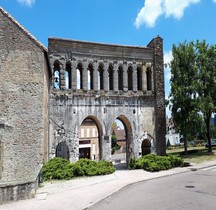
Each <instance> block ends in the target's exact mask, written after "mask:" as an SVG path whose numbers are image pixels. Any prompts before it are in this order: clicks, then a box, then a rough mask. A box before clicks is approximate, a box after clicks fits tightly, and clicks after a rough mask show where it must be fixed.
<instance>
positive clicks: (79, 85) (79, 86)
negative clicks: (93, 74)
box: [77, 63, 83, 89]
mask: <svg viewBox="0 0 216 210" xmlns="http://www.w3.org/2000/svg"><path fill="white" fill-rule="evenodd" d="M82 76H83V71H82V64H81V63H78V65H77V89H83V84H82Z"/></svg>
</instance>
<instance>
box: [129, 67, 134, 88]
mask: <svg viewBox="0 0 216 210" xmlns="http://www.w3.org/2000/svg"><path fill="white" fill-rule="evenodd" d="M128 90H133V69H132V66H129V67H128Z"/></svg>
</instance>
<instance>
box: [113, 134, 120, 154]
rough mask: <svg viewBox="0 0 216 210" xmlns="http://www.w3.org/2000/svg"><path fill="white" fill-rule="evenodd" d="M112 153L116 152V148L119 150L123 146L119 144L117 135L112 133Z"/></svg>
mask: <svg viewBox="0 0 216 210" xmlns="http://www.w3.org/2000/svg"><path fill="white" fill-rule="evenodd" d="M111 147H112V154H114V153H115V151H116V150H119V149H120V148H121V147H120V146H119V145H118V144H117V138H116V136H115V135H112V145H111Z"/></svg>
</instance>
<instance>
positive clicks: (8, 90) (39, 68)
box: [0, 8, 166, 204]
mask: <svg viewBox="0 0 216 210" xmlns="http://www.w3.org/2000/svg"><path fill="white" fill-rule="evenodd" d="M0 22H1V24H0V52H1V53H0V73H1V77H0V204H1V203H4V202H8V201H11V200H19V199H25V198H31V197H33V196H34V195H35V191H36V188H37V179H38V175H39V172H40V169H41V167H42V165H43V163H44V162H46V161H47V160H48V159H50V158H53V157H63V158H66V159H69V160H70V161H71V162H75V161H77V160H78V159H79V158H82V157H87V158H90V159H93V160H96V161H97V160H100V159H105V160H111V136H112V124H113V122H114V121H115V120H116V119H118V120H120V121H121V122H122V123H123V125H124V127H125V139H126V162H127V163H128V161H129V158H130V157H139V156H141V155H142V154H148V153H156V154H158V155H165V154H166V148H165V105H164V100H165V95H164V69H163V40H162V39H161V38H160V37H159V36H157V37H156V38H154V39H152V40H151V42H150V43H149V44H148V45H147V46H146V47H138V46H123V45H113V44H102V43H93V42H84V41H75V40H68V39H59V38H49V39H48V49H46V47H44V46H43V45H42V44H41V43H40V42H38V41H37V40H36V39H35V38H34V37H33V36H32V35H31V34H29V33H28V32H27V31H26V30H25V29H24V28H23V27H22V26H21V25H20V24H19V23H17V21H15V20H14V19H13V18H12V17H11V16H10V15H9V14H8V13H7V12H5V11H4V10H3V9H2V8H0Z"/></svg>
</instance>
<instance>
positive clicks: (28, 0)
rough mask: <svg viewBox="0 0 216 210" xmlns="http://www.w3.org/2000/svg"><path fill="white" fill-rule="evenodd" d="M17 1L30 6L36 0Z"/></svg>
mask: <svg viewBox="0 0 216 210" xmlns="http://www.w3.org/2000/svg"><path fill="white" fill-rule="evenodd" d="M17 1H18V2H19V3H20V4H23V5H27V6H29V7H31V6H32V5H33V4H34V3H35V0H17Z"/></svg>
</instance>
